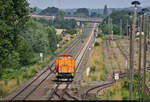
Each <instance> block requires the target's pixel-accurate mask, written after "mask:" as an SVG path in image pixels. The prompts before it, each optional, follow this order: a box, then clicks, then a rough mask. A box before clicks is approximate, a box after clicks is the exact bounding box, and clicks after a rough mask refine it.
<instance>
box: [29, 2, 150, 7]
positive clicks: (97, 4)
mask: <svg viewBox="0 0 150 102" xmlns="http://www.w3.org/2000/svg"><path fill="white" fill-rule="evenodd" d="M27 1H28V2H29V3H30V7H38V8H41V9H45V8H47V7H58V8H62V9H64V8H104V5H105V4H106V5H107V6H108V8H124V7H130V6H131V2H132V1H133V0H27ZM59 1H61V3H59ZM139 1H140V2H141V6H142V7H150V0H139ZM59 5H60V7H59Z"/></svg>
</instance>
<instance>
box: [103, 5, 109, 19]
mask: <svg viewBox="0 0 150 102" xmlns="http://www.w3.org/2000/svg"><path fill="white" fill-rule="evenodd" d="M103 14H104V17H106V16H107V15H108V10H107V5H105V6H104V12H103Z"/></svg>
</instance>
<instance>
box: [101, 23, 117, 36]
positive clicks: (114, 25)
mask: <svg viewBox="0 0 150 102" xmlns="http://www.w3.org/2000/svg"><path fill="white" fill-rule="evenodd" d="M112 26H113V34H114V35H118V34H120V27H119V26H118V25H116V24H113V25H112ZM100 28H101V29H102V32H103V33H104V34H110V33H112V32H110V31H109V30H108V29H109V28H110V25H109V24H103V25H101V26H100Z"/></svg>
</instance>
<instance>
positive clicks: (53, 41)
mask: <svg viewBox="0 0 150 102" xmlns="http://www.w3.org/2000/svg"><path fill="white" fill-rule="evenodd" d="M47 31H48V41H49V48H50V50H51V52H52V53H54V51H55V50H56V49H57V36H56V30H55V28H54V27H48V28H47Z"/></svg>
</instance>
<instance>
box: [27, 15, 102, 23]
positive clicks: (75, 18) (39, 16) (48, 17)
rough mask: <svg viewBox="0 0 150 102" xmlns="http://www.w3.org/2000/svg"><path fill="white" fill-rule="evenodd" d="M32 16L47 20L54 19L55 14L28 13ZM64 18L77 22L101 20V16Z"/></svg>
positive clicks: (96, 21) (97, 21)
mask: <svg viewBox="0 0 150 102" xmlns="http://www.w3.org/2000/svg"><path fill="white" fill-rule="evenodd" d="M30 16H31V17H32V18H43V19H47V20H54V19H55V18H56V17H55V16H43V15H30ZM64 19H65V20H71V19H73V20H76V21H77V22H93V23H100V22H102V18H90V17H87V18H84V17H64Z"/></svg>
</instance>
